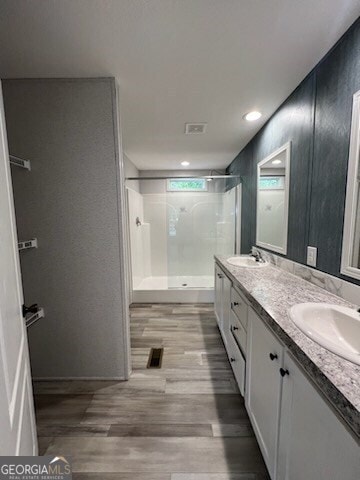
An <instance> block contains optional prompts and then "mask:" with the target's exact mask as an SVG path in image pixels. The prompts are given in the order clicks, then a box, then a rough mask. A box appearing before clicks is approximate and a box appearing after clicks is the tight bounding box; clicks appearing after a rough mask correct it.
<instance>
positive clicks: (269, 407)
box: [245, 308, 305, 479]
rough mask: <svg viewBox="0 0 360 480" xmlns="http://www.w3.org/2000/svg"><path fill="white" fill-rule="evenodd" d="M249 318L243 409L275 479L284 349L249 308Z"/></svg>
mask: <svg viewBox="0 0 360 480" xmlns="http://www.w3.org/2000/svg"><path fill="white" fill-rule="evenodd" d="M248 318H249V321H248V330H247V339H248V343H247V358H246V390H245V406H246V409H247V412H248V414H249V417H250V420H251V423H252V426H253V428H254V431H255V435H256V437H257V440H258V442H259V446H260V449H261V452H262V454H263V457H264V460H265V463H266V466H267V468H268V470H269V473H270V476H271V478H272V479H275V478H276V459H277V446H278V430H279V416H280V399H281V384H282V377H281V375H280V368H281V367H282V362H283V355H284V347H283V345H282V344H281V343H280V342H279V340H278V339H277V338H276V337H275V336H274V335H273V334H272V333H271V332H270V330H269V329H268V328H267V327H266V326H265V324H264V322H263V321H262V320H261V319H260V318H259V317H258V316H257V315H256V314H255V312H254V311H253V310H252V309H251V308H249V312H248ZM304 478H305V477H304Z"/></svg>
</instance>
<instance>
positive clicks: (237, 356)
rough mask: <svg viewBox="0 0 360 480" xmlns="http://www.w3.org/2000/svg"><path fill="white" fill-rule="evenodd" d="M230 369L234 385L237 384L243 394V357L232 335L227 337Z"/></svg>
mask: <svg viewBox="0 0 360 480" xmlns="http://www.w3.org/2000/svg"><path fill="white" fill-rule="evenodd" d="M227 350H228V355H229V360H230V365H231V368H232V369H233V372H234V376H235V379H236V383H237V384H238V387H239V390H240V393H241V395H242V396H244V393H245V358H244V357H243V355H242V353H241V350H240V348H239V345H238V344H237V343H236V340H235V339H234V337H233V336H232V335H230V336H229V342H228V345H227Z"/></svg>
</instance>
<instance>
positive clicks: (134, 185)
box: [123, 153, 140, 192]
mask: <svg viewBox="0 0 360 480" xmlns="http://www.w3.org/2000/svg"><path fill="white" fill-rule="evenodd" d="M123 158H124V174H125V178H128V177H138V176H139V170H138V169H137V168H136V167H135V165H134V164H133V163H132V161H131V160H130V158H129V157H128V156H127V155H126V154H125V153H124V154H123ZM126 186H127V187H129V188H131V189H132V190H135V192H140V185H139V182H138V181H137V180H128V181H126Z"/></svg>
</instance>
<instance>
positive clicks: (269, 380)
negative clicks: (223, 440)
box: [215, 256, 360, 480]
mask: <svg viewBox="0 0 360 480" xmlns="http://www.w3.org/2000/svg"><path fill="white" fill-rule="evenodd" d="M244 258H245V257H244ZM227 259H228V257H225V256H216V257H215V311H216V316H217V321H218V325H219V329H220V331H221V335H222V338H223V341H224V344H225V347H226V350H227V353H228V356H229V360H230V363H231V366H232V368H233V371H234V375H235V378H236V380H237V383H238V386H239V390H240V393H241V395H243V396H244V399H245V406H246V409H247V412H248V414H249V417H250V420H251V423H252V426H253V429H254V432H255V435H256V437H257V440H258V443H259V446H260V449H261V451H262V454H263V457H264V460H265V463H266V466H267V468H268V471H269V474H270V477H271V479H272V480H304V479H308V480H329V479H331V480H356V479H359V478H360V443H359V438H360V385H359V383H358V382H359V378H360V367H359V366H358V365H355V364H353V363H351V362H349V361H347V360H344V359H342V358H341V357H339V356H337V355H335V354H333V353H331V352H329V351H328V350H325V349H324V348H323V347H321V346H320V345H318V344H317V343H315V342H314V341H312V340H311V339H310V338H308V337H307V336H305V335H304V334H303V333H302V332H301V331H300V330H299V329H298V328H297V327H296V325H295V324H294V323H293V322H292V320H291V319H290V317H289V314H288V311H289V309H290V308H291V307H292V306H293V305H296V304H299V303H306V302H320V303H330V304H335V305H340V306H347V307H353V306H352V305H350V304H349V303H348V302H346V301H344V300H343V299H341V298H339V297H336V296H335V295H332V294H330V293H328V292H327V291H325V290H323V289H321V288H319V287H317V286H315V285H312V284H310V283H309V282H306V281H305V280H303V279H301V278H299V277H296V276H295V275H292V274H290V273H287V272H285V271H283V270H281V269H279V268H277V267H275V266H273V265H271V264H268V265H267V266H266V268H251V266H250V267H246V266H245V267H238V266H234V265H231V264H230V263H228V262H227Z"/></svg>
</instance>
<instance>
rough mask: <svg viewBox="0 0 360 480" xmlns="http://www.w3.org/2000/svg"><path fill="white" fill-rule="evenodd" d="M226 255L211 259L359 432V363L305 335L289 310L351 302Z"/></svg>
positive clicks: (288, 275) (273, 269) (281, 272)
mask: <svg viewBox="0 0 360 480" xmlns="http://www.w3.org/2000/svg"><path fill="white" fill-rule="evenodd" d="M230 256H233V255H228V256H225V255H215V260H216V262H217V263H218V264H219V265H220V267H221V268H222V269H223V270H224V271H225V272H226V273H227V274H228V276H229V277H230V278H231V280H232V281H233V283H234V285H235V286H236V287H238V289H239V290H240V291H241V292H242V293H243V294H244V296H245V297H246V298H247V299H248V302H249V303H250V304H251V306H252V307H253V309H254V310H255V311H256V313H257V314H258V315H259V316H260V317H261V318H262V319H263V320H264V321H265V323H266V324H267V325H268V326H269V327H270V328H271V330H272V331H273V332H274V333H275V334H276V335H277V336H278V337H279V338H280V340H281V341H282V342H283V343H284V344H285V345H286V347H287V348H288V349H289V350H290V351H291V353H292V354H293V356H294V357H295V358H296V359H297V360H298V362H299V363H300V364H301V365H302V367H303V369H304V370H305V371H306V372H307V373H308V375H309V376H310V377H311V379H312V380H313V382H314V383H315V384H316V385H317V386H318V388H319V389H320V390H321V392H322V393H323V394H324V395H325V397H326V398H327V399H328V401H329V402H330V404H331V405H332V406H333V407H334V408H335V409H336V411H337V412H338V413H339V415H340V416H341V417H342V418H343V419H344V420H345V422H346V423H347V424H348V425H349V426H350V428H351V429H352V431H353V432H354V433H355V434H356V436H357V437H358V438H360V381H359V380H360V366H357V365H355V364H354V363H351V362H349V361H347V360H344V359H342V358H341V357H339V356H337V355H335V354H333V353H331V352H329V351H328V350H325V349H324V348H323V347H321V346H320V345H318V344H317V343H315V342H313V341H312V340H310V339H309V338H308V337H307V336H306V335H304V334H303V333H302V332H301V331H300V330H299V329H298V328H297V327H296V325H295V324H294V323H293V322H292V320H291V319H290V318H289V315H288V310H289V308H290V307H292V306H293V305H296V304H298V303H303V302H322V303H331V304H335V305H342V306H345V307H350V308H356V307H355V306H354V305H352V304H351V303H349V302H347V301H345V300H343V299H342V298H340V297H337V296H336V295H334V294H332V293H329V292H327V291H326V290H324V289H322V288H320V287H317V286H315V285H313V284H311V283H310V282H307V281H306V280H303V279H302V278H300V277H297V276H295V275H293V274H291V273H288V272H286V271H284V270H281V269H280V268H278V267H275V266H274V265H272V264H269V265H268V266H267V267H265V268H259V269H252V268H246V267H236V266H234V265H231V264H230V263H228V262H227V261H226V260H227V259H228V258H230Z"/></svg>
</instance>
